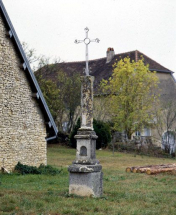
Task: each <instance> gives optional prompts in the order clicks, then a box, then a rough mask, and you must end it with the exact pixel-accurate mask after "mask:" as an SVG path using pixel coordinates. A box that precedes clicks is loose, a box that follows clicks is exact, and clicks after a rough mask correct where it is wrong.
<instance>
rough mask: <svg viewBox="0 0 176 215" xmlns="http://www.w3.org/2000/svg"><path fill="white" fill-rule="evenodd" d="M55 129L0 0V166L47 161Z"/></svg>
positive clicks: (36, 164)
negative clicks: (48, 142)
mask: <svg viewBox="0 0 176 215" xmlns="http://www.w3.org/2000/svg"><path fill="white" fill-rule="evenodd" d="M57 132H58V131H57V128H56V125H55V123H54V121H53V118H52V116H51V114H50V111H49V109H48V106H47V104H46V102H45V100H44V97H43V95H42V92H41V90H40V88H39V85H38V83H37V81H36V78H35V76H34V74H33V72H32V70H31V68H30V66H29V63H28V61H27V59H26V56H25V54H24V51H23V49H22V46H21V44H20V42H19V39H18V37H17V34H16V32H15V30H14V27H13V25H12V23H11V21H10V18H9V16H8V14H7V11H6V9H5V7H4V5H3V3H2V1H1V0H0V168H4V169H6V170H12V169H13V168H14V166H15V165H16V164H17V162H18V161H20V162H21V163H23V164H27V165H33V166H39V165H40V164H46V163H47V157H46V150H47V147H46V140H50V139H53V138H56V135H57Z"/></svg>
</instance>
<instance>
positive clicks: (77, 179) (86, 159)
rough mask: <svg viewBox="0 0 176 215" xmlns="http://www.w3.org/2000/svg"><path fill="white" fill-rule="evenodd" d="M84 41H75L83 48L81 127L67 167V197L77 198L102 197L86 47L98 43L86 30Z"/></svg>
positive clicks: (91, 82)
mask: <svg viewBox="0 0 176 215" xmlns="http://www.w3.org/2000/svg"><path fill="white" fill-rule="evenodd" d="M85 31H86V38H85V39H84V40H76V41H75V42H76V43H80V42H84V43H85V44H86V70H85V71H86V76H83V77H81V83H82V84H81V118H82V122H81V127H80V128H79V129H78V131H77V135H75V138H76V140H77V147H76V160H75V161H73V163H72V165H70V166H69V168H68V171H69V176H70V179H69V193H70V194H76V195H80V196H95V197H100V196H102V192H103V190H102V189H103V182H102V180H103V173H102V171H101V170H102V166H101V165H100V163H99V161H98V160H97V159H96V139H97V138H98V137H97V135H96V133H95V131H94V129H93V82H94V77H93V76H90V75H89V68H88V45H89V43H90V42H99V39H95V40H90V39H89V38H88V31H89V29H88V28H85Z"/></svg>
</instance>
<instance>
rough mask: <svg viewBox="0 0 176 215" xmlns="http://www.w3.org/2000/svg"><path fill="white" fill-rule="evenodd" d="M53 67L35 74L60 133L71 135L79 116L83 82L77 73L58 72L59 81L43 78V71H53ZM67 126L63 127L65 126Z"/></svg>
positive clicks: (47, 66) (50, 66) (48, 66)
mask: <svg viewBox="0 0 176 215" xmlns="http://www.w3.org/2000/svg"><path fill="white" fill-rule="evenodd" d="M53 68H54V67H52V65H45V67H44V68H42V69H41V75H39V74H40V73H38V72H37V73H35V75H36V78H37V80H38V83H39V85H40V87H41V90H42V92H43V95H44V97H45V99H46V102H47V104H48V106H49V108H50V110H51V113H52V115H53V118H54V120H55V122H56V124H57V125H58V129H59V131H62V132H63V131H64V132H65V131H66V132H68V133H70V131H71V130H72V128H73V126H74V122H76V121H77V118H78V116H79V106H80V92H81V81H80V76H79V75H78V74H77V73H74V74H72V75H70V76H69V75H68V74H66V73H65V72H64V71H62V70H61V69H59V70H56V71H55V72H56V73H57V79H55V80H51V79H48V78H46V77H43V76H42V71H43V69H47V70H49V71H51V70H52V69H53ZM64 123H66V126H64V127H63V124H64Z"/></svg>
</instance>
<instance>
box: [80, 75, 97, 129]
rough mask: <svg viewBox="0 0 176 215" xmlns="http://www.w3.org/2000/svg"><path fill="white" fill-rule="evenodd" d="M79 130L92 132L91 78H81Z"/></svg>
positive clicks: (92, 78)
mask: <svg viewBox="0 0 176 215" xmlns="http://www.w3.org/2000/svg"><path fill="white" fill-rule="evenodd" d="M81 81H82V85H81V129H86V130H87V129H90V130H93V82H94V77H93V76H82V77H81Z"/></svg>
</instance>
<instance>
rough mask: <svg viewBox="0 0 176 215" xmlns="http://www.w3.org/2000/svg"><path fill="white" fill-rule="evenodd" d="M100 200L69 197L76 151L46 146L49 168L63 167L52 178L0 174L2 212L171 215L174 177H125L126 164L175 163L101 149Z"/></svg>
mask: <svg viewBox="0 0 176 215" xmlns="http://www.w3.org/2000/svg"><path fill="white" fill-rule="evenodd" d="M97 158H98V159H99V160H100V163H101V164H102V166H103V173H104V180H103V186H104V188H103V189H104V192H103V193H104V194H103V197H102V198H83V197H78V196H69V195H68V171H67V167H68V165H70V164H71V162H72V161H73V160H74V159H75V150H74V149H69V148H65V147H58V146H50V147H48V164H50V165H53V166H55V167H58V168H59V169H62V171H61V173H60V174H59V175H56V176H47V175H15V174H12V175H5V174H0V214H8V215H9V214H11V215H12V214H13V215H15V214H19V215H20V214H31V215H32V214H41V215H42V214H43V215H45V214H46V215H49V214H51V215H63V214H69V215H94V214H95V215H126V214H127V215H128V214H130V215H137V214H138V215H162V214H163V215H172V214H173V215H175V214H176V176H175V175H168V174H160V175H157V176H149V175H146V174H139V173H138V174H134V173H126V172H125V169H126V167H127V166H137V165H146V164H163V163H174V162H176V161H175V160H174V159H163V158H162V159H160V158H151V157H145V156H139V155H137V156H136V155H133V154H123V153H118V152H116V153H115V154H114V156H113V154H112V152H110V151H106V150H102V151H97Z"/></svg>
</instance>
